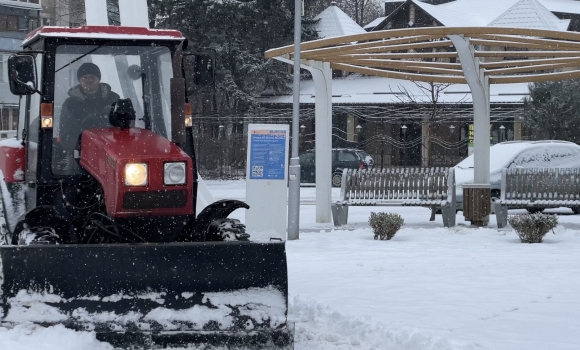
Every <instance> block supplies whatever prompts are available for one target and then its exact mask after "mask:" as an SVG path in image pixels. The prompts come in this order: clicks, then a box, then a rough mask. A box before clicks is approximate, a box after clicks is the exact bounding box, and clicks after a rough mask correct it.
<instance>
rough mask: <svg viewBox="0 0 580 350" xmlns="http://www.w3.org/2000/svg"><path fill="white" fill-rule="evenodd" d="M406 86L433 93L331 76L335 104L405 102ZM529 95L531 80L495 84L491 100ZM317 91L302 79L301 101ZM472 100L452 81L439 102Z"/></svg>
mask: <svg viewBox="0 0 580 350" xmlns="http://www.w3.org/2000/svg"><path fill="white" fill-rule="evenodd" d="M403 89H405V90H407V91H408V92H410V93H411V94H412V95H413V96H415V100H416V101H418V102H425V103H429V101H430V97H429V96H427V95H426V94H425V92H424V91H423V90H421V89H420V88H418V87H417V85H416V84H415V83H414V82H412V81H408V80H399V79H391V78H383V77H373V76H361V75H359V74H351V75H349V76H347V77H345V78H334V79H333V80H332V103H334V104H392V103H404V96H402V94H401V92H402V91H404V90H403ZM528 95H529V89H528V84H526V83H519V84H492V85H491V86H490V103H492V104H500V103H505V104H514V103H521V102H522V99H523V98H524V97H526V96H528ZM315 99H316V94H315V90H314V82H313V81H312V80H305V81H301V82H300V103H314V102H315ZM259 101H260V102H261V103H292V94H290V95H281V96H267V97H262V98H260V99H259ZM460 102H461V103H472V99H471V90H470V89H469V86H468V85H467V84H454V85H450V86H449V87H448V88H447V89H446V90H445V91H444V92H443V93H442V94H441V95H440V97H439V103H443V104H445V103H449V104H452V103H460Z"/></svg>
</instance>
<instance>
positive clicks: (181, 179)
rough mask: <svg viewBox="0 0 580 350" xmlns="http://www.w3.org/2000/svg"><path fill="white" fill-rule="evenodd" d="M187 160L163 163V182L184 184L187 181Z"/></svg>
mask: <svg viewBox="0 0 580 350" xmlns="http://www.w3.org/2000/svg"><path fill="white" fill-rule="evenodd" d="M185 179H186V176H185V162H174V163H165V164H163V183H164V184H166V185H183V184H184V183H185Z"/></svg>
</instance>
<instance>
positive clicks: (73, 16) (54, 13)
mask: <svg viewBox="0 0 580 350" xmlns="http://www.w3.org/2000/svg"><path fill="white" fill-rule="evenodd" d="M43 7H44V8H45V12H46V13H48V14H49V16H50V19H49V21H50V25H57V26H65V27H76V26H81V25H84V24H86V16H85V0H46V1H44V2H43ZM107 14H108V17H109V18H108V19H109V24H110V25H120V17H119V3H118V0H107Z"/></svg>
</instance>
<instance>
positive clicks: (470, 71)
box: [448, 35, 490, 185]
mask: <svg viewBox="0 0 580 350" xmlns="http://www.w3.org/2000/svg"><path fill="white" fill-rule="evenodd" d="M448 37H449V39H450V40H451V41H452V42H453V45H454V46H455V49H456V50H457V54H458V55H459V59H460V60H461V67H462V68H463V74H464V75H465V79H466V80H467V84H468V85H469V88H470V89H471V95H472V96H473V129H474V135H473V160H474V170H473V171H474V183H476V184H482V185H489V147H490V143H489V78H488V77H487V76H485V75H484V69H483V68H481V67H480V66H479V59H478V58H476V57H475V55H474V54H475V50H474V48H473V45H471V44H470V43H469V39H466V38H464V37H463V36H460V35H449V36H448Z"/></svg>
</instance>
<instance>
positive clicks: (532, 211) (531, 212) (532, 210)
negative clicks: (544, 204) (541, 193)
mask: <svg viewBox="0 0 580 350" xmlns="http://www.w3.org/2000/svg"><path fill="white" fill-rule="evenodd" d="M544 209H545V208H526V210H527V211H528V213H530V214H537V213H541V212H543V211H544Z"/></svg>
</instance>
